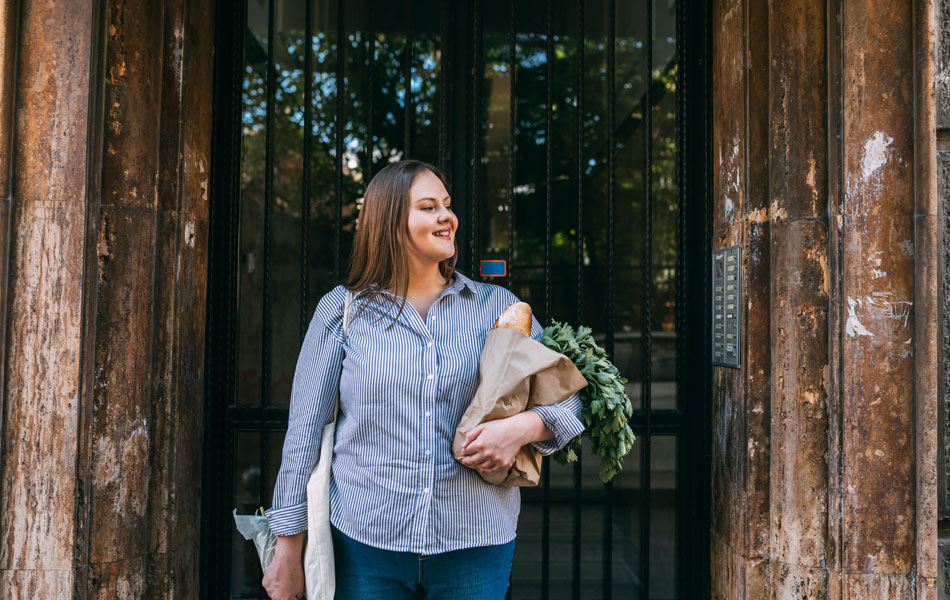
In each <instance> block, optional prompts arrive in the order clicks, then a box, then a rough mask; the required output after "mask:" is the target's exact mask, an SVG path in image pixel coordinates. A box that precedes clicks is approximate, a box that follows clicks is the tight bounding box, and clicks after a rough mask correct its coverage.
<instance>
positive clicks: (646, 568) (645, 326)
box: [640, 0, 653, 600]
mask: <svg viewBox="0 0 950 600" xmlns="http://www.w3.org/2000/svg"><path fill="white" fill-rule="evenodd" d="M646 25H647V27H646V40H645V42H644V45H643V46H644V54H645V59H644V61H643V62H644V68H645V73H644V76H645V79H644V81H645V86H644V90H645V92H644V101H643V120H642V125H643V211H644V216H643V275H642V279H643V300H642V301H643V310H642V315H641V316H642V324H641V334H640V335H641V343H642V344H643V367H642V368H643V377H642V382H641V386H642V388H641V398H643V412H644V420H645V426H646V430H645V431H644V433H643V434H642V436H641V438H640V439H641V441H640V443H641V444H642V448H643V450H642V451H641V454H640V459H641V460H640V474H641V476H640V485H641V486H642V489H643V494H642V495H641V498H642V499H643V500H642V504H641V507H640V581H641V587H640V598H641V600H649V597H650V560H649V559H650V496H651V494H650V485H651V477H650V475H651V472H650V466H651V465H650V450H651V448H650V446H651V443H652V439H651V425H652V421H651V416H652V409H651V391H652V390H651V384H652V381H651V375H652V371H651V366H652V365H651V351H652V346H651V331H650V330H651V327H652V323H651V319H652V315H651V298H650V295H651V292H652V291H653V240H652V238H653V207H652V195H653V190H652V186H653V177H652V174H651V168H652V165H653V98H652V95H651V93H650V91H651V89H652V87H653V0H646Z"/></svg>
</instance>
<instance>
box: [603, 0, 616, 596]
mask: <svg viewBox="0 0 950 600" xmlns="http://www.w3.org/2000/svg"><path fill="white" fill-rule="evenodd" d="M616 15H617V5H616V0H609V6H608V13H607V329H606V332H605V340H604V343H605V346H606V348H605V350H606V351H607V356H608V357H610V360H611V361H615V360H616V357H615V355H614V327H615V324H614V309H615V306H614V303H615V298H616V275H615V274H614V212H615V211H614V190H615V175H616V170H617V156H616V150H617V148H616V140H615V139H614V137H615V135H614V126H615V125H614V117H615V112H616V98H615V96H616V87H617V81H616V71H617V69H616V46H617V40H616V33H617V26H616V21H617V16H616ZM613 489H614V487H613V482H608V483H607V484H605V485H604V493H605V495H606V500H607V502H606V505H605V507H604V550H603V552H604V556H603V564H604V573H603V576H602V581H603V589H602V594H603V597H604V600H610V598H611V597H612V592H613V516H614V512H613Z"/></svg>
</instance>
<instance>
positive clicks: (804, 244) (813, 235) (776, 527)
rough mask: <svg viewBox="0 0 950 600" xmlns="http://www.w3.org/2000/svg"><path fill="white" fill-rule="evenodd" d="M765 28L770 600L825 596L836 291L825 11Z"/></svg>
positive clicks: (795, 11)
mask: <svg viewBox="0 0 950 600" xmlns="http://www.w3.org/2000/svg"><path fill="white" fill-rule="evenodd" d="M769 23H770V28H769V31H770V38H771V40H770V41H771V43H770V45H769V59H770V60H769V66H770V72H769V113H770V123H769V125H770V127H769V139H770V140H771V147H770V148H769V154H768V157H769V167H770V168H769V196H770V204H769V218H770V220H771V222H772V255H771V259H772V261H771V293H770V295H771V311H770V313H771V319H770V321H771V331H770V334H771V340H770V342H771V347H772V357H771V358H772V364H771V379H772V389H771V396H772V411H771V432H770V435H771V454H770V458H771V469H770V475H769V478H770V480H769V482H770V492H769V498H770V506H769V512H770V515H771V535H770V550H769V558H770V581H771V594H772V597H774V598H793V597H794V598H821V597H824V596H826V594H827V572H826V568H825V567H826V562H827V557H826V554H825V533H826V531H827V522H828V464H827V460H826V448H827V442H828V439H827V435H828V397H827V390H826V385H827V381H826V379H827V373H828V292H829V289H828V288H829V284H830V282H829V273H828V188H827V181H828V178H827V169H828V153H827V126H826V120H827V112H828V107H827V93H828V85H827V75H826V70H825V65H826V64H827V49H826V43H825V42H826V39H827V37H826V36H827V26H826V23H827V20H826V14H825V7H824V6H823V4H822V3H818V2H814V1H813V0H791V1H789V2H782V3H772V4H771V11H770V14H769ZM750 285H751V284H750ZM764 314H767V313H763V315H764ZM752 318H756V316H755V315H752V316H750V319H752ZM759 318H761V317H759Z"/></svg>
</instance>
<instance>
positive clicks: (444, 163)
mask: <svg viewBox="0 0 950 600" xmlns="http://www.w3.org/2000/svg"><path fill="white" fill-rule="evenodd" d="M448 37H449V7H448V3H447V2H446V1H445V0H440V2H439V160H438V165H439V169H440V170H441V171H442V173H443V174H445V176H446V178H448V180H449V193H450V194H451V193H452V170H451V169H450V168H449V165H450V164H451V163H450V162H449V157H448V144H449V131H448V130H449V119H448V111H449V91H448V82H449V77H448V69H447V62H448V56H449V54H450V52H451V50H450V47H451V44H449V43H448V41H447V40H448Z"/></svg>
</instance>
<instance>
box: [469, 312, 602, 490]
mask: <svg viewBox="0 0 950 600" xmlns="http://www.w3.org/2000/svg"><path fill="white" fill-rule="evenodd" d="M586 385H587V380H585V379H584V376H583V375H581V372H580V371H578V370H577V367H575V366H574V363H573V362H572V361H571V359H569V358H568V357H566V356H564V355H563V354H560V353H559V352H555V351H554V350H551V349H550V348H548V347H547V346H545V345H544V344H542V343H540V342H536V341H534V340H533V339H531V338H530V337H528V336H526V335H523V334H521V333H519V332H517V331H513V330H511V329H492V330H490V331H489V332H488V335H487V336H486V337H485V346H484V347H483V348H482V355H481V358H480V359H479V361H478V386H477V387H476V389H475V397H474V398H472V403H471V404H470V405H469V407H468V409H467V410H466V411H465V414H464V415H462V420H461V421H460V422H459V425H458V427H457V428H456V430H455V439H454V440H453V442H452V455H453V456H454V457H455V459H456V460H459V459H460V458H461V457H462V444H463V443H464V442H465V434H467V433H468V432H469V431H471V430H472V429H474V428H475V427H476V426H478V425H479V424H480V423H484V422H485V421H493V420H495V419H503V418H505V417H510V416H512V415H515V414H518V413H520V412H523V411H525V410H527V409H529V408H531V407H532V406H544V405H548V404H556V403H558V402H560V401H561V400H564V399H565V398H567V397H568V396H570V395H571V394H573V393H574V392H576V391H578V390H580V389H582V388H584V387H585V386H586ZM479 474H480V475H481V476H482V478H483V479H485V481H488V482H489V483H494V484H497V485H507V486H532V485H538V479H539V478H540V475H541V455H540V453H539V452H538V451H537V450H535V449H534V448H533V447H532V446H531V445H530V444H529V445H527V446H523V447H522V448H521V450H520V451H519V452H518V456H517V457H516V458H515V463H514V465H512V467H511V468H510V469H509V470H508V472H507V473H491V474H486V473H482V472H481V471H479Z"/></svg>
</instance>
